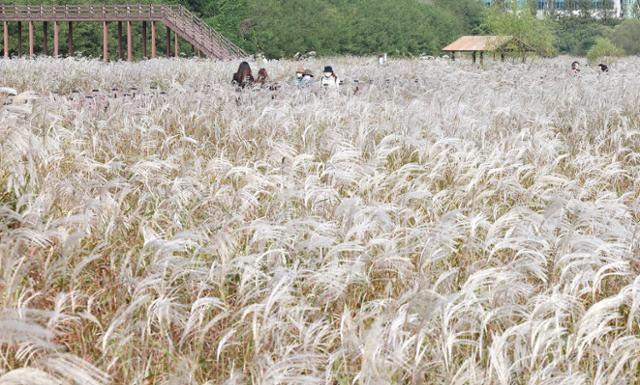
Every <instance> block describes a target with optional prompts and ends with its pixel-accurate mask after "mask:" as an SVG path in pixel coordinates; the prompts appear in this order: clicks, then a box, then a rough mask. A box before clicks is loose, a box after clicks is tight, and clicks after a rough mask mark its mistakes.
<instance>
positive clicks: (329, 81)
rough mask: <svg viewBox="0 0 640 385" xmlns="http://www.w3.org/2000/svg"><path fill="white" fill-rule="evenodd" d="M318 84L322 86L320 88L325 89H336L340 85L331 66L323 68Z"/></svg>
mask: <svg viewBox="0 0 640 385" xmlns="http://www.w3.org/2000/svg"><path fill="white" fill-rule="evenodd" d="M320 84H322V87H326V88H338V86H339V85H340V80H339V79H338V76H336V73H335V72H333V68H331V66H326V67H324V71H322V79H320Z"/></svg>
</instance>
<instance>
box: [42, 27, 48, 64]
mask: <svg viewBox="0 0 640 385" xmlns="http://www.w3.org/2000/svg"><path fill="white" fill-rule="evenodd" d="M48 40H49V23H48V22H46V21H45V22H43V23H42V53H43V54H44V56H47V55H48V54H49V47H48V45H49V44H48Z"/></svg>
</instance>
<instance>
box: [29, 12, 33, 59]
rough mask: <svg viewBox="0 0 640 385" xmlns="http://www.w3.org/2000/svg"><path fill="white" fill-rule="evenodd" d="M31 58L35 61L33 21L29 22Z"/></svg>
mask: <svg viewBox="0 0 640 385" xmlns="http://www.w3.org/2000/svg"><path fill="white" fill-rule="evenodd" d="M29 58H31V59H33V21H29Z"/></svg>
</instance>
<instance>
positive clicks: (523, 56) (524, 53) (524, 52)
mask: <svg viewBox="0 0 640 385" xmlns="http://www.w3.org/2000/svg"><path fill="white" fill-rule="evenodd" d="M526 61H527V51H522V62H523V63H525V62H526Z"/></svg>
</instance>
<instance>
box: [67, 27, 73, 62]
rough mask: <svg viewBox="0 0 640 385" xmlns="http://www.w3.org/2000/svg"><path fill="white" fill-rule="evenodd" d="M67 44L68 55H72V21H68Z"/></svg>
mask: <svg viewBox="0 0 640 385" xmlns="http://www.w3.org/2000/svg"><path fill="white" fill-rule="evenodd" d="M67 40H68V44H67V45H68V46H69V56H73V54H74V52H73V23H72V22H69V33H68V35H67Z"/></svg>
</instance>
